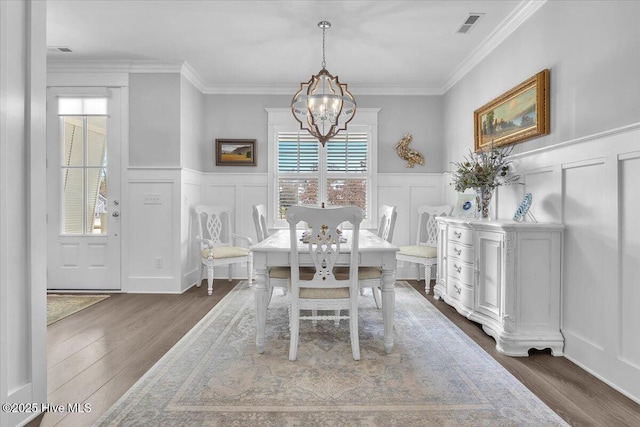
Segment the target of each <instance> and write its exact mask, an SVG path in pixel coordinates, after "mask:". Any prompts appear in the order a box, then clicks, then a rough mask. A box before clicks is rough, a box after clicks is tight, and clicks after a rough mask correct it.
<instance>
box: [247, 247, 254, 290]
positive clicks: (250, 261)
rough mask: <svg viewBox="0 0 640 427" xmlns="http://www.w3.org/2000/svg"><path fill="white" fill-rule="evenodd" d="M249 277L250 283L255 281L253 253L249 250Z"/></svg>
mask: <svg viewBox="0 0 640 427" xmlns="http://www.w3.org/2000/svg"><path fill="white" fill-rule="evenodd" d="M247 277H248V279H249V284H252V283H253V253H251V252H249V263H248V265H247Z"/></svg>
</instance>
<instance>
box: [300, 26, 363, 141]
mask: <svg viewBox="0 0 640 427" xmlns="http://www.w3.org/2000/svg"><path fill="white" fill-rule="evenodd" d="M318 27H320V28H321V29H322V70H320V71H319V72H318V74H316V75H314V76H311V80H309V81H308V82H306V83H300V90H299V91H298V92H296V94H295V95H294V96H293V100H292V101H291V111H292V112H293V117H295V119H296V120H297V121H298V122H299V123H300V129H306V130H307V131H308V132H309V133H310V134H311V135H313V136H315V137H316V138H318V140H319V141H320V143H321V144H322V146H323V147H324V144H325V143H326V142H327V141H328V140H330V139H331V138H333V137H334V136H335V135H336V134H337V133H338V132H340V131H341V130H346V129H347V123H349V122H350V121H351V119H353V116H354V114H355V113H356V100H355V99H354V98H353V95H351V93H350V92H349V91H348V90H347V85H346V83H340V81H339V80H338V76H335V77H334V76H332V75H331V73H329V71H327V69H326V61H325V54H324V46H325V31H326V30H327V28H331V22H329V21H320V22H318Z"/></svg>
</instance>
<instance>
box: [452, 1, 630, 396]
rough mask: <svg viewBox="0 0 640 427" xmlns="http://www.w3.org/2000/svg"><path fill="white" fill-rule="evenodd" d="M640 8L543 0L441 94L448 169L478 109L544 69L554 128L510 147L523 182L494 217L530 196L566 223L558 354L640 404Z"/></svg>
mask: <svg viewBox="0 0 640 427" xmlns="http://www.w3.org/2000/svg"><path fill="white" fill-rule="evenodd" d="M638 14H640V2H624V1H608V2H603V1H584V2H561V1H548V2H547V3H545V5H544V6H543V7H542V8H540V9H539V10H538V11H537V12H536V13H535V14H534V15H533V16H532V17H531V18H530V19H529V20H528V21H527V22H525V23H524V24H523V25H522V26H521V27H519V28H518V29H517V30H516V31H515V32H514V33H513V34H511V35H510V36H509V37H508V38H507V39H506V40H505V41H504V42H503V43H502V44H500V45H499V46H497V47H496V48H495V49H494V50H493V52H492V53H491V54H490V55H489V56H488V57H486V58H485V59H484V60H483V61H482V62H481V63H480V64H478V65H477V66H476V67H475V68H474V69H473V70H472V71H471V72H470V73H468V74H467V75H466V76H465V77H464V78H463V79H462V80H461V81H460V82H459V83H458V84H456V85H455V86H454V87H453V88H452V89H451V90H450V91H449V92H447V94H446V95H445V99H444V107H445V109H444V117H445V141H444V142H445V150H446V156H445V164H443V167H444V168H446V167H447V165H448V163H449V162H451V161H457V160H460V159H461V158H462V156H463V155H465V154H466V153H468V150H469V149H470V148H472V147H473V110H474V109H476V108H478V107H480V106H482V105H484V104H485V103H486V102H488V101H490V100H491V99H493V98H494V97H496V96H498V95H500V94H501V93H503V92H505V91H506V90H508V89H510V88H511V87H513V86H515V85H516V84H518V83H520V82H521V81H523V80H525V79H527V78H528V77H530V76H532V75H534V74H535V73H537V72H538V71H540V70H542V69H544V68H549V69H550V80H551V84H550V87H551V133H550V134H549V135H547V136H544V137H540V138H536V139H533V140H530V141H526V142H523V143H520V144H517V145H516V146H515V149H514V153H516V155H515V157H514V158H515V159H517V161H518V163H519V164H518V171H519V172H520V173H521V174H522V175H523V182H524V183H525V186H512V187H502V188H500V190H499V191H498V194H497V215H498V217H499V218H511V217H512V216H513V213H514V211H515V209H516V207H517V205H518V202H519V200H520V199H521V197H522V195H523V193H524V192H525V191H527V192H531V193H533V206H532V208H531V209H532V212H533V213H534V215H535V216H536V218H537V219H538V221H553V222H563V223H564V224H565V225H566V229H565V238H564V255H563V291H562V332H563V334H564V336H565V350H564V352H565V356H566V357H567V358H569V359H571V360H573V361H575V362H576V363H577V364H579V365H581V366H583V367H584V368H585V369H587V370H589V371H590V372H592V373H594V374H595V375H596V376H598V377H600V378H602V379H604V380H605V381H606V382H608V383H609V384H611V385H613V386H614V387H616V388H617V389H619V390H621V391H623V392H624V393H626V394H627V395H629V396H630V397H632V398H633V399H635V400H636V401H640V346H639V344H638V338H637V329H638V326H639V325H640V317H638V315H637V314H634V311H633V309H632V307H638V306H640V292H638V287H637V283H638V281H637V277H638V274H639V273H640V270H639V269H638V265H640V254H639V253H638V248H639V247H640V231H639V229H638V227H637V226H636V225H634V224H635V221H634V220H632V219H631V218H634V215H635V212H636V211H635V209H637V205H638V196H637V194H638V192H637V188H638V187H639V185H640V181H639V176H638V172H637V167H638V165H639V160H638V158H639V156H640V136H639V132H638V122H639V121H640V26H638V25H637V23H636V22H635V17H636V16H638ZM461 118H464V119H463V120H461ZM563 144H566V145H563ZM445 189H446V190H447V191H448V193H447V195H446V199H447V200H453V199H454V197H455V195H454V194H453V192H452V191H451V190H450V189H448V188H446V186H445ZM634 332H635V335H634Z"/></svg>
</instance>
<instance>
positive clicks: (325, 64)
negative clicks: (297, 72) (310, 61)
mask: <svg viewBox="0 0 640 427" xmlns="http://www.w3.org/2000/svg"><path fill="white" fill-rule="evenodd" d="M325 31H326V27H324V26H323V27H322V68H323V69H325V68H327V61H326V59H325V56H324V33H325Z"/></svg>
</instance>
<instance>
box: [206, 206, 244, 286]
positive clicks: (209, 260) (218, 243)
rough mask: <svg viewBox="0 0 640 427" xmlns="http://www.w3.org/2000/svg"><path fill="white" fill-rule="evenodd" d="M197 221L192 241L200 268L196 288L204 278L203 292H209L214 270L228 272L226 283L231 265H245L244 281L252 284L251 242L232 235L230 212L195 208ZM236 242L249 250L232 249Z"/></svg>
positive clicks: (238, 247) (234, 234) (219, 207)
mask: <svg viewBox="0 0 640 427" xmlns="http://www.w3.org/2000/svg"><path fill="white" fill-rule="evenodd" d="M195 213H196V216H197V219H198V221H197V222H198V235H197V236H196V241H197V242H198V243H199V244H200V262H201V264H202V268H201V276H200V280H199V281H198V283H197V286H198V287H200V284H201V283H202V280H203V279H204V278H205V271H206V278H207V291H208V293H209V295H211V293H212V292H213V270H214V268H216V267H218V266H227V267H228V268H229V281H231V276H232V272H233V270H232V266H233V264H239V263H243V262H246V263H247V277H248V279H249V283H251V281H252V280H253V255H252V253H251V251H250V250H249V247H250V246H251V245H252V244H253V240H251V238H249V237H247V236H241V235H239V234H236V233H234V232H233V229H232V228H231V211H230V209H229V208H228V207H226V206H206V205H198V206H196V208H195ZM236 240H244V241H245V242H246V243H247V245H248V246H249V247H244V246H237V245H234V244H233V243H235V241H236Z"/></svg>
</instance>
